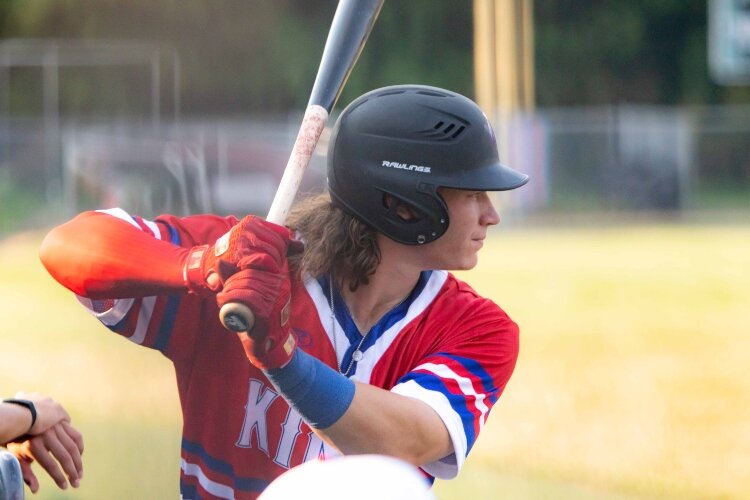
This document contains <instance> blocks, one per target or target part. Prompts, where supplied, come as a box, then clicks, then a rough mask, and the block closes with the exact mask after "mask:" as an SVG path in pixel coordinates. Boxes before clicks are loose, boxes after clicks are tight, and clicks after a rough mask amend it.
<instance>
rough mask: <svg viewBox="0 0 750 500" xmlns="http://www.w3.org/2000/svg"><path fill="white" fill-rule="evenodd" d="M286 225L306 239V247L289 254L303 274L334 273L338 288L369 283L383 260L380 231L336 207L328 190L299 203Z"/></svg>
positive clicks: (292, 262) (351, 288) (291, 261)
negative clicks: (292, 255)
mask: <svg viewBox="0 0 750 500" xmlns="http://www.w3.org/2000/svg"><path fill="white" fill-rule="evenodd" d="M286 225H287V226H289V227H290V228H292V229H293V230H295V231H297V232H298V233H299V235H300V237H301V239H302V240H303V241H304V243H305V251H304V252H303V253H302V254H298V255H296V256H294V257H291V258H290V264H291V265H292V266H293V267H296V268H297V270H298V272H299V273H300V274H301V275H303V274H309V275H310V276H313V277H315V278H317V277H320V276H323V275H325V274H328V273H331V275H332V276H333V279H334V280H335V282H336V285H337V286H338V287H339V288H342V287H343V286H344V285H348V286H349V289H350V290H351V291H354V290H356V289H357V288H358V287H359V286H360V285H366V284H367V283H369V281H370V276H372V275H373V273H375V270H376V269H377V267H378V264H380V248H379V247H378V241H377V231H376V230H375V229H373V228H372V227H370V226H369V225H367V224H365V223H364V222H362V221H360V220H359V219H356V218H355V217H353V216H351V215H349V214H347V213H345V212H344V211H343V210H341V209H340V208H339V207H337V206H336V205H335V204H334V203H333V202H332V201H331V197H330V195H329V194H327V193H325V194H321V195H317V196H312V197H309V198H306V199H303V200H302V201H300V202H299V203H297V204H296V205H295V206H294V208H293V209H292V211H291V212H290V214H289V216H288V217H287V220H286Z"/></svg>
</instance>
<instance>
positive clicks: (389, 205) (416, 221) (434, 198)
mask: <svg viewBox="0 0 750 500" xmlns="http://www.w3.org/2000/svg"><path fill="white" fill-rule="evenodd" d="M381 191H382V192H383V213H382V217H381V220H382V221H383V223H384V224H386V226H388V228H387V230H386V231H385V233H386V235H388V236H389V237H390V238H392V239H394V240H396V241H399V242H401V243H406V244H408V245H422V244H424V243H429V242H431V241H434V240H436V239H438V238H439V237H440V236H442V235H443V234H444V233H445V231H446V230H447V229H448V224H449V219H448V206H447V205H446V204H445V200H443V197H442V196H440V194H439V193H438V192H437V187H436V186H430V185H421V184H420V185H419V186H418V187H417V189H416V190H414V191H412V193H410V196H409V198H408V199H407V198H404V197H403V196H399V194H398V193H396V192H394V191H391V190H386V189H381ZM405 214H408V215H407V217H404V215H405Z"/></svg>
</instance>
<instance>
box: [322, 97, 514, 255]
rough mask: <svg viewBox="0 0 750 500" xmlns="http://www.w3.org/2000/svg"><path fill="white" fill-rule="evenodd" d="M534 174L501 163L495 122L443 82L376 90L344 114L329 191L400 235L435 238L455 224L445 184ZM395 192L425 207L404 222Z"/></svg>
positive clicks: (501, 184) (510, 184)
mask: <svg viewBox="0 0 750 500" xmlns="http://www.w3.org/2000/svg"><path fill="white" fill-rule="evenodd" d="M527 181H528V176H526V175H524V174H522V173H520V172H517V171H515V170H512V169H510V168H508V167H505V166H503V165H501V164H500V160H499V158H498V153H497V141H496V139H495V134H494V132H493V131H492V127H491V125H490V122H489V121H488V120H487V117H486V116H485V115H484V113H482V110H481V109H479V106H477V105H476V104H475V103H474V102H473V101H471V100H470V99H468V98H466V97H464V96H462V95H459V94H456V93H454V92H450V91H448V90H443V89H439V88H435V87H428V86H423V85H397V86H393V87H385V88H381V89H377V90H374V91H372V92H369V93H367V94H365V95H363V96H361V97H359V98H358V99H356V100H354V101H353V102H352V103H351V104H349V106H347V107H346V109H344V111H342V112H341V116H339V118H338V120H337V122H336V125H335V127H334V129H333V133H332V136H331V141H330V144H329V148H328V188H329V191H330V193H331V197H332V199H333V200H334V202H336V203H337V204H339V205H340V206H341V207H342V209H343V210H344V211H346V212H348V213H350V214H351V215H353V216H355V217H357V218H358V219H361V220H363V221H365V222H366V223H368V224H370V225H371V226H373V227H374V228H375V229H377V230H378V231H380V232H382V233H383V234H385V235H386V236H388V237H390V238H391V239H393V240H396V241H398V242H401V243H406V244H412V245H414V244H421V243H427V242H430V241H433V240H435V239H437V238H439V237H440V236H442V234H443V233H445V231H446V230H447V229H448V223H449V221H448V209H447V207H446V205H445V202H444V200H443V199H442V197H441V196H440V195H439V194H438V192H437V190H438V188H439V187H449V188H456V189H466V190H477V191H504V190H508V189H515V188H517V187H520V186H523V185H524V184H526V182H527ZM386 194H388V195H391V196H392V197H393V198H395V199H396V200H398V201H401V202H403V203H406V204H407V205H409V206H410V207H412V208H413V209H414V210H415V211H416V212H418V214H419V217H418V218H416V219H412V220H404V219H403V218H401V217H400V216H399V215H398V214H396V209H395V206H396V205H397V204H396V203H392V204H390V205H391V206H387V204H386V203H384V196H385V195H386Z"/></svg>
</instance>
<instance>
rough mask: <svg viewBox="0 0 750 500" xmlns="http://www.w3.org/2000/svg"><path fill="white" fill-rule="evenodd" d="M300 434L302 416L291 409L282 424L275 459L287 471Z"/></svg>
mask: <svg viewBox="0 0 750 500" xmlns="http://www.w3.org/2000/svg"><path fill="white" fill-rule="evenodd" d="M300 434H302V416H301V415H300V414H299V413H297V412H296V411H294V410H292V409H291V408H289V411H288V412H287V414H286V420H284V423H283V424H281V440H280V442H279V449H278V450H276V456H275V457H274V459H273V461H274V462H276V463H277V464H279V465H280V466H282V467H284V468H286V469H288V468H289V462H290V460H291V459H292V450H294V443H295V442H296V441H297V437H298V436H299V435H300Z"/></svg>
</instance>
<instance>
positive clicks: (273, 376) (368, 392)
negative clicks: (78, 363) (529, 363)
mask: <svg viewBox="0 0 750 500" xmlns="http://www.w3.org/2000/svg"><path fill="white" fill-rule="evenodd" d="M526 181H527V177H526V176H525V175H523V174H520V173H518V172H516V171H514V170H511V169H509V168H507V167H505V166H502V165H501V164H500V163H499V161H498V153H497V144H496V140H495V137H494V134H493V132H492V128H491V126H490V124H489V122H488V120H487V119H486V117H485V116H484V115H483V114H482V112H481V110H480V109H479V108H478V107H477V106H476V104H474V103H473V102H472V101H470V100H469V99H467V98H465V97H463V96H460V95H458V94H455V93H453V92H449V91H447V90H443V89H438V88H434V87H426V86H418V85H403V86H394V87H386V88H383V89H378V90H375V91H372V92H370V93H368V94H365V95H364V96H362V97H360V98H358V99H356V100H355V101H354V102H352V103H351V104H350V105H349V106H348V107H347V108H346V109H345V110H344V111H343V112H342V113H341V116H340V117H339V119H338V121H337V123H336V125H335V127H334V130H333V133H332V137H331V141H330V148H329V152H328V187H329V192H330V197H329V195H321V196H319V197H316V198H313V199H311V200H307V201H306V202H304V203H302V204H300V205H298V206H297V208H296V209H295V210H294V211H293V212H292V214H291V215H290V217H289V219H288V220H287V226H288V227H282V226H278V225H275V224H271V223H268V222H266V221H264V220H262V219H260V218H257V217H252V216H248V217H245V218H243V219H242V220H237V219H236V218H233V217H218V216H213V215H198V216H191V217H174V216H171V215H164V216H160V217H157V218H156V219H154V220H153V221H151V220H145V219H142V218H140V217H137V216H133V215H130V214H128V213H126V212H124V211H123V210H120V209H114V210H106V211H101V212H87V213H83V214H81V215H79V216H77V217H76V218H75V219H73V220H72V221H70V222H68V223H66V224H63V225H61V226H59V227H57V228H55V229H54V230H53V231H51V232H50V233H49V235H48V236H47V237H46V238H45V240H44V243H43V245H42V248H41V258H42V262H43V263H44V265H45V266H46V268H47V269H48V270H49V272H50V273H51V274H52V276H54V277H55V278H56V279H57V280H58V281H59V282H60V283H62V284H63V285H64V286H66V287H67V288H69V289H70V290H72V291H73V292H75V293H76V294H77V295H78V296H79V297H80V300H81V301H82V302H83V303H84V304H85V305H86V306H87V307H88V308H89V309H90V310H91V312H92V313H93V314H94V315H95V316H96V317H97V318H99V320H100V321H101V322H103V323H104V324H105V325H106V326H107V327H109V328H110V329H111V330H113V331H114V332H116V333H118V334H120V335H122V336H124V337H126V338H128V339H130V340H131V341H132V342H136V343H138V344H141V345H143V346H146V347H150V348H152V349H156V350H158V351H160V352H162V353H163V354H164V355H165V356H166V357H167V358H169V359H170V360H171V361H172V362H173V363H174V366H175V371H176V376H177V386H178V390H179V394H180V401H181V405H182V410H183V417H184V428H183V438H182V452H181V453H182V456H181V467H182V471H181V481H180V488H181V493H182V498H197V497H200V498H207V497H208V498H255V497H256V496H257V495H258V494H259V493H260V492H261V491H263V489H264V488H265V487H266V486H267V485H268V484H269V482H270V481H272V480H273V479H274V478H275V477H277V476H278V475H280V474H281V473H283V472H284V471H285V470H287V469H289V468H290V467H293V466H295V465H298V464H301V463H303V462H305V461H307V460H311V459H315V458H320V457H323V458H325V457H331V456H335V455H337V454H382V455H390V456H394V457H397V458H400V459H402V460H405V461H407V462H409V463H412V464H415V465H417V466H419V467H421V469H422V470H423V471H424V473H425V475H426V476H428V477H430V478H433V477H438V478H445V479H448V478H452V477H455V476H456V474H458V472H459V470H460V468H461V466H462V464H463V463H464V460H465V458H466V456H467V454H468V453H469V450H470V449H471V447H472V446H473V444H474V443H475V441H476V439H477V436H478V435H479V432H480V430H481V429H482V426H483V425H484V423H485V421H486V419H487V416H488V413H489V411H490V409H491V408H492V406H493V404H494V403H495V402H496V400H497V399H498V397H499V396H500V394H501V393H502V391H503V389H504V387H505V385H506V384H507V382H508V379H509V378H510V376H511V373H512V371H513V368H514V366H515V362H516V358H517V355H518V328H517V326H516V324H515V323H514V322H513V321H512V320H511V319H510V318H509V317H508V316H507V315H506V314H505V312H503V310H502V309H500V307H498V306H497V305H496V304H494V303H493V302H492V301H491V300H488V299H486V298H482V297H480V296H479V295H478V294H477V293H476V292H475V291H474V290H472V289H471V288H470V287H469V286H468V285H467V284H465V283H463V282H461V281H460V280H458V279H456V278H455V277H454V276H453V275H451V274H450V273H449V272H447V270H465V269H471V268H473V267H474V266H475V265H476V263H477V255H478V252H479V250H480V249H481V248H482V245H483V242H484V239H485V237H486V235H487V230H488V229H489V227H490V226H493V225H495V224H497V223H498V222H499V215H498V213H497V211H496V210H495V208H494V207H493V205H492V203H491V201H490V198H489V196H488V194H487V191H496V190H509V189H515V188H517V187H520V186H522V185H523V184H525V183H526ZM251 195H252V194H251V193H249V196H251ZM225 233H226V237H224V238H221V236H222V235H225ZM236 302H239V303H241V304H244V305H247V306H248V307H249V308H250V309H251V310H252V311H253V313H254V314H255V324H254V326H253V327H252V329H251V331H250V332H245V333H240V334H236V333H231V332H229V331H227V330H226V329H224V328H223V327H222V325H221V323H220V322H219V320H218V311H219V308H220V307H221V306H223V305H225V304H227V303H236Z"/></svg>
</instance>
